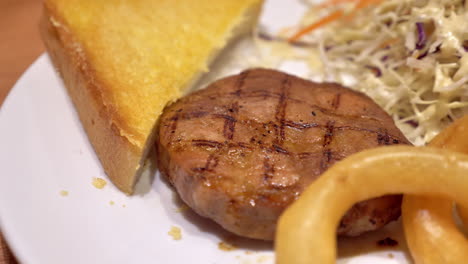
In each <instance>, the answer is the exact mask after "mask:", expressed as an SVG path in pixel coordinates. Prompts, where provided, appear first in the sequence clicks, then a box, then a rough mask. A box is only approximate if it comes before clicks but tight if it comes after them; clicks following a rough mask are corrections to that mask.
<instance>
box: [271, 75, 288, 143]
mask: <svg viewBox="0 0 468 264" xmlns="http://www.w3.org/2000/svg"><path fill="white" fill-rule="evenodd" d="M290 86H291V80H290V79H289V76H288V75H284V79H283V80H282V82H281V94H280V97H279V101H278V104H277V105H276V113H275V119H276V122H277V125H278V127H279V131H277V135H276V144H278V145H279V146H281V145H282V144H283V142H284V140H285V138H286V136H285V132H284V127H285V125H284V120H285V117H286V107H287V106H288V100H287V97H288V90H289V87H290Z"/></svg>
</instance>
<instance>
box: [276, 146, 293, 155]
mask: <svg viewBox="0 0 468 264" xmlns="http://www.w3.org/2000/svg"><path fill="white" fill-rule="evenodd" d="M272 149H273V150H274V151H276V152H278V153H282V154H288V155H289V151H287V150H285V149H284V148H282V147H280V146H278V145H276V144H273V145H272Z"/></svg>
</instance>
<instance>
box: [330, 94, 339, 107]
mask: <svg viewBox="0 0 468 264" xmlns="http://www.w3.org/2000/svg"><path fill="white" fill-rule="evenodd" d="M340 102H341V93H337V94H336V95H335V98H333V102H332V105H331V106H332V107H333V110H337V109H338V107H340Z"/></svg>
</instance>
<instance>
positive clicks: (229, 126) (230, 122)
mask: <svg viewBox="0 0 468 264" xmlns="http://www.w3.org/2000/svg"><path fill="white" fill-rule="evenodd" d="M248 74H249V72H248V71H245V72H242V73H241V74H240V78H239V79H238V80H237V81H236V83H235V86H234V87H235V89H236V91H235V92H234V94H235V95H236V97H237V98H236V99H234V102H233V103H232V104H231V105H230V107H229V109H228V112H229V113H228V114H227V115H226V117H225V121H224V129H223V135H224V137H225V138H226V139H228V140H232V139H233V138H234V133H235V130H236V122H237V119H236V116H237V114H238V113H239V99H240V98H241V95H242V87H243V86H244V84H245V80H246V79H247V76H248ZM228 116H229V117H228Z"/></svg>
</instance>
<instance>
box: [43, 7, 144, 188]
mask: <svg viewBox="0 0 468 264" xmlns="http://www.w3.org/2000/svg"><path fill="white" fill-rule="evenodd" d="M54 19H55V21H56V22H59V21H58V20H57V19H58V18H53V17H52V16H51V15H50V13H49V12H48V11H47V9H45V10H44V13H43V16H42V18H41V21H40V30H41V35H42V38H43V41H44V43H45V45H46V47H47V50H48V53H49V56H50V58H51V59H52V61H53V63H54V65H55V66H56V68H57V70H58V71H59V73H60V75H61V77H62V79H63V81H64V83H65V87H67V90H68V93H69V95H70V97H71V99H72V101H73V104H74V105H75V109H76V110H77V112H78V115H79V118H80V121H81V123H82V125H83V127H84V129H85V131H86V134H87V135H88V138H89V140H90V142H91V144H92V145H93V147H94V150H95V151H96V153H97V156H98V157H99V159H100V161H101V164H102V166H103V167H104V170H105V171H106V173H107V175H108V176H109V177H110V178H111V180H112V181H113V183H114V184H115V185H116V186H117V187H118V188H119V189H120V190H122V191H123V192H125V193H127V194H130V193H132V187H133V179H132V175H134V174H135V171H136V168H135V166H137V165H138V164H139V162H140V159H141V155H142V149H138V148H136V147H135V146H134V145H132V144H131V143H130V142H129V141H128V140H127V139H126V138H125V137H122V136H120V135H119V131H118V128H116V126H115V125H114V124H112V125H111V124H109V120H110V116H109V112H110V110H109V109H107V108H106V105H104V104H103V103H102V98H101V91H100V86H101V84H100V83H98V82H97V81H96V79H95V78H93V77H94V74H95V73H94V72H93V71H92V69H91V68H90V67H89V65H88V62H87V60H86V59H85V57H84V55H83V54H81V53H80V52H79V50H78V49H76V42H75V40H74V39H73V36H72V35H71V34H70V32H69V31H68V30H67V29H66V28H64V27H62V26H61V27H57V26H55V25H54V24H53V22H52V21H54Z"/></svg>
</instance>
